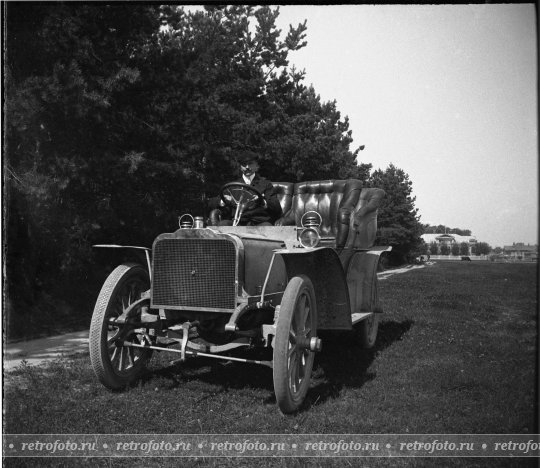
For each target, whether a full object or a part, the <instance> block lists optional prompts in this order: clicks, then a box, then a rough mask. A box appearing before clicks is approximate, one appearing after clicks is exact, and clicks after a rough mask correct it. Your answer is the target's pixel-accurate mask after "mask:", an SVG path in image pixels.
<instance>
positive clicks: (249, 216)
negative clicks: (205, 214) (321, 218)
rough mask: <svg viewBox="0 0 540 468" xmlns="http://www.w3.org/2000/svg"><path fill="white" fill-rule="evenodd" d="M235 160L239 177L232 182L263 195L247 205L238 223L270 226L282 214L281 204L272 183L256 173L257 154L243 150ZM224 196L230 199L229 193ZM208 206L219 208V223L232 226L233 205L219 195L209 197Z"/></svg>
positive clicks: (257, 165)
mask: <svg viewBox="0 0 540 468" xmlns="http://www.w3.org/2000/svg"><path fill="white" fill-rule="evenodd" d="M237 161H238V163H239V165H240V178H239V179H237V180H235V181H234V182H235V183H241V184H246V185H249V186H251V187H253V188H254V189H255V190H257V191H258V192H260V193H261V195H262V196H263V200H262V203H257V202H253V203H251V204H248V205H247V207H246V208H245V210H244V212H243V213H242V216H241V218H240V222H239V223H238V224H239V225H240V226H272V225H273V223H274V222H275V221H276V220H277V219H278V218H279V217H280V216H281V215H282V212H281V205H280V203H279V200H278V197H277V193H276V191H275V189H274V186H273V185H272V183H271V182H270V181H269V180H267V179H265V178H264V177H261V176H259V174H258V171H259V159H258V155H257V154H256V153H253V152H251V151H244V152H242V153H241V154H240V155H239V156H238V158H237ZM224 196H225V197H226V198H227V199H228V200H232V197H231V196H230V195H227V194H225V195H224ZM209 207H210V209H211V210H212V209H216V208H219V210H220V211H221V221H219V225H221V226H232V224H233V221H232V218H233V215H234V208H233V207H231V206H230V205H226V204H225V202H224V201H223V200H222V199H221V198H220V197H219V196H218V197H214V198H211V199H210V201H209Z"/></svg>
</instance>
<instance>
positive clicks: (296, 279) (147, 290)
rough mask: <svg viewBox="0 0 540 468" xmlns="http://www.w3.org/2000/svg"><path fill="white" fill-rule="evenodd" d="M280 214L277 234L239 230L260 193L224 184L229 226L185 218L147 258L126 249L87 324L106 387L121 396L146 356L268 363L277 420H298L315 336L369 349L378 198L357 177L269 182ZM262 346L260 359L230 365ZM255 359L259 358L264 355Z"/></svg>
mask: <svg viewBox="0 0 540 468" xmlns="http://www.w3.org/2000/svg"><path fill="white" fill-rule="evenodd" d="M274 187H276V190H277V191H278V198H279V200H280V203H281V205H282V209H283V216H282V218H280V219H278V220H277V221H276V223H275V225H274V226H240V225H238V221H239V220H240V219H241V216H242V212H243V210H244V209H245V208H246V206H248V207H249V206H252V205H256V204H257V203H259V202H260V201H261V195H260V194H259V193H258V192H256V191H255V190H254V189H253V188H252V187H250V186H246V185H243V184H237V183H234V184H227V185H226V186H224V187H223V188H222V192H221V197H222V199H223V200H224V202H225V203H227V204H230V205H232V206H233V207H234V209H235V216H234V222H233V226H222V225H217V224H218V218H219V212H216V211H214V212H212V213H211V214H210V217H209V219H208V220H207V221H208V222H207V224H208V225H207V227H203V226H202V222H201V220H199V219H193V218H191V219H190V216H183V217H181V218H180V220H179V221H180V227H179V229H177V230H176V231H175V232H172V233H165V234H161V235H159V236H158V237H157V238H156V239H155V241H154V243H153V246H152V248H151V249H149V248H144V247H128V246H117V245H100V246H98V247H109V248H116V249H124V250H128V251H129V252H131V253H132V254H134V257H135V258H139V259H140V260H139V261H136V262H129V263H123V264H121V265H119V266H118V267H117V268H116V269H115V270H113V271H112V273H111V274H110V275H109V277H108V278H107V280H106V281H105V284H104V285H103V287H102V289H101V292H100V294H99V297H98V300H97V302H96V305H95V309H94V313H93V316H92V321H91V327H90V336H89V345H90V358H91V362H92V367H93V369H94V372H95V374H96V376H97V377H98V379H99V380H100V381H101V382H102V383H103V385H105V386H106V387H108V388H110V389H121V388H124V387H126V386H127V385H128V384H130V383H131V382H132V381H134V380H135V379H137V377H138V376H139V375H140V374H141V371H143V369H144V367H145V364H146V363H147V361H148V360H149V359H150V357H151V355H152V351H153V350H158V351H170V352H173V353H177V354H178V355H179V360H180V361H183V360H185V359H187V358H188V357H195V356H204V357H213V358H217V359H224V360H228V361H242V362H250V363H258V364H265V365H268V366H270V367H272V369H273V382H274V391H275V395H276V399H277V403H278V405H279V408H280V410H281V411H282V412H283V413H291V412H294V411H296V410H297V409H298V408H299V407H300V406H301V404H302V402H303V401H304V398H305V396H306V393H307V391H308V388H309V384H310V376H311V370H312V366H313V361H314V355H315V353H316V352H318V351H320V350H321V346H322V343H321V339H320V338H319V337H318V336H317V333H318V331H319V330H351V331H352V330H354V331H355V332H356V333H357V335H358V338H359V340H360V341H361V343H362V345H363V346H364V347H371V346H373V345H374V343H375V340H376V336H377V329H378V317H379V313H380V312H382V309H381V307H380V304H379V300H378V294H377V266H378V262H379V257H380V255H381V253H382V252H384V251H387V250H389V249H390V248H389V247H373V242H374V239H375V233H376V230H377V209H378V206H379V204H380V202H381V200H382V198H383V196H384V191H383V190H381V189H377V188H363V187H362V183H361V182H360V181H358V180H355V179H351V180H324V181H317V182H301V183H297V184H292V183H280V182H276V183H274ZM254 348H264V349H265V350H266V354H267V355H268V359H267V360H260V359H259V360H255V359H249V358H246V357H245V354H242V356H244V357H239V356H238V353H236V355H235V351H238V350H239V349H242V350H246V349H254ZM263 354H264V353H263Z"/></svg>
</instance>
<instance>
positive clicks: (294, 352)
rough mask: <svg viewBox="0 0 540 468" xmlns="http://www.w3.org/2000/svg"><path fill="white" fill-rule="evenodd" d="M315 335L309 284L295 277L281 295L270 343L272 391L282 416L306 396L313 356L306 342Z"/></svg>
mask: <svg viewBox="0 0 540 468" xmlns="http://www.w3.org/2000/svg"><path fill="white" fill-rule="evenodd" d="M316 332H317V306H316V303H315V292H314V289H313V284H312V283H311V280H310V279H309V278H307V277H306V276H304V275H300V276H295V277H294V278H292V279H291V280H290V281H289V284H288V285H287V288H286V289H285V293H284V294H283V300H282V301H281V307H280V311H279V317H278V321H277V326H276V336H275V342H274V364H273V376H274V391H275V394H276V400H277V403H278V406H279V409H280V410H281V412H282V413H293V412H294V411H296V410H297V409H298V408H299V407H300V405H301V404H302V402H303V401H304V398H305V396H306V394H307V391H308V388H309V383H310V378H311V370H312V368H313V360H314V357H315V353H314V351H311V350H310V344H309V343H310V340H311V338H313V337H316Z"/></svg>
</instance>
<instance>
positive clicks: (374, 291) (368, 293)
mask: <svg viewBox="0 0 540 468" xmlns="http://www.w3.org/2000/svg"><path fill="white" fill-rule="evenodd" d="M390 250H392V247H373V248H372V249H370V250H366V251H357V252H354V253H353V254H352V257H351V258H350V259H349V261H348V265H347V284H348V286H349V298H350V301H351V309H352V312H353V313H361V312H382V307H381V305H380V302H379V293H378V287H377V269H378V265H379V258H380V256H381V254H383V253H384V252H388V251H390Z"/></svg>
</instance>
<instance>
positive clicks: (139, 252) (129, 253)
mask: <svg viewBox="0 0 540 468" xmlns="http://www.w3.org/2000/svg"><path fill="white" fill-rule="evenodd" d="M92 247H94V248H97V249H103V250H104V249H111V250H112V252H115V253H116V254H117V255H118V257H119V260H118V262H117V264H120V263H123V262H125V261H129V260H135V261H137V263H139V264H140V265H142V266H143V267H145V268H146V269H147V271H148V275H149V276H150V278H152V250H151V249H149V248H147V247H138V246H134V245H116V244H96V245H93V246H92Z"/></svg>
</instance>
